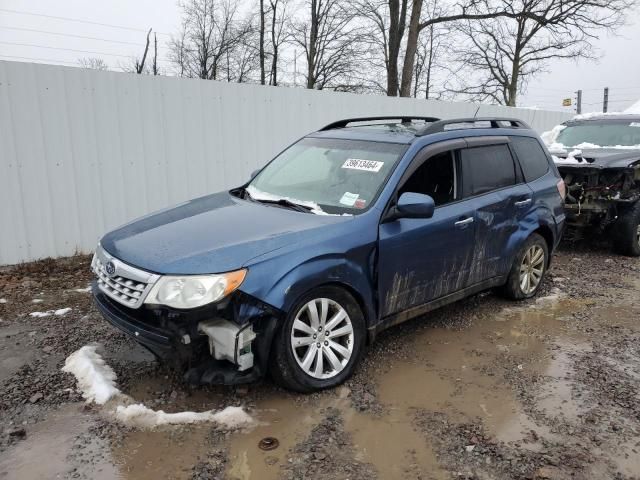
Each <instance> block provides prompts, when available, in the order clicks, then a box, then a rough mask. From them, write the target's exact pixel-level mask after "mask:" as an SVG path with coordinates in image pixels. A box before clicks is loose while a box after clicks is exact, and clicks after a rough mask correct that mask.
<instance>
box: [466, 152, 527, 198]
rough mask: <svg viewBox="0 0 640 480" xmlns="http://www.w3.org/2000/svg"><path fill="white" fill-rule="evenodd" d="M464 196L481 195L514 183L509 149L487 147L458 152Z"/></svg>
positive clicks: (514, 172) (512, 164)
mask: <svg viewBox="0 0 640 480" xmlns="http://www.w3.org/2000/svg"><path fill="white" fill-rule="evenodd" d="M460 160H461V164H462V175H463V188H464V192H465V196H466V197H469V196H473V195H481V194H483V193H487V192H490V191H492V190H498V189H501V188H505V187H508V186H511V185H514V184H515V183H516V171H515V164H514V162H513V157H512V156H511V151H510V150H509V147H508V146H507V145H506V144H504V145H489V146H486V147H485V146H483V147H474V148H465V149H463V150H461V151H460Z"/></svg>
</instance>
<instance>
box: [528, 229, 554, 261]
mask: <svg viewBox="0 0 640 480" xmlns="http://www.w3.org/2000/svg"><path fill="white" fill-rule="evenodd" d="M531 233H532V234H534V233H537V234H538V235H540V236H541V237H542V238H544V240H545V242H546V243H547V249H548V252H549V258H548V259H547V266H549V263H550V262H551V254H552V252H553V247H554V245H555V236H554V234H553V230H551V228H550V227H549V226H548V225H544V224H543V225H540V226H539V227H538V228H536V229H535V230H534V231H533V232H531Z"/></svg>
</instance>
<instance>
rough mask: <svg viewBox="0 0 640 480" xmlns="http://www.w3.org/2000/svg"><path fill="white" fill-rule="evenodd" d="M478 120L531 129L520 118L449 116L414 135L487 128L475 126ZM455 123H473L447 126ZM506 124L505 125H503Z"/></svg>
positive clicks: (493, 126)
mask: <svg viewBox="0 0 640 480" xmlns="http://www.w3.org/2000/svg"><path fill="white" fill-rule="evenodd" d="M478 122H489V125H490V126H489V127H488V128H526V129H531V127H530V126H529V125H527V124H526V123H525V122H523V121H522V120H519V119H517V118H502V117H476V118H451V119H449V120H440V121H439V122H434V123H432V124H431V125H428V126H426V127H425V128H423V129H422V130H420V131H419V132H418V133H417V134H416V135H417V136H419V137H422V136H424V135H430V134H432V133H439V132H444V131H447V130H460V129H463V128H487V127H485V126H476V125H475V124H476V123H478ZM457 124H474V125H473V126H472V127H469V126H468V125H467V126H464V125H463V126H461V127H459V128H447V127H448V126H449V125H457ZM504 124H507V125H504Z"/></svg>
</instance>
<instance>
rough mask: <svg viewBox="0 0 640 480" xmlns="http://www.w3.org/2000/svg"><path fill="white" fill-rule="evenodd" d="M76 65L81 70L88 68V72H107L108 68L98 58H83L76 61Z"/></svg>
mask: <svg viewBox="0 0 640 480" xmlns="http://www.w3.org/2000/svg"><path fill="white" fill-rule="evenodd" d="M78 64H79V65H80V66H81V67H82V68H88V69H90V70H102V71H106V70H109V66H108V65H107V64H106V62H105V61H104V60H103V59H102V58H98V57H83V58H79V59H78Z"/></svg>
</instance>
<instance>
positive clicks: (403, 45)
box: [357, 0, 509, 97]
mask: <svg viewBox="0 0 640 480" xmlns="http://www.w3.org/2000/svg"><path fill="white" fill-rule="evenodd" d="M440 3H441V2H431V4H432V6H434V7H433V8H430V9H428V10H429V11H428V12H425V11H423V10H424V8H423V6H424V0H412V1H411V3H409V0H358V1H357V5H358V7H357V8H358V12H359V15H360V16H361V17H362V18H364V19H365V20H368V21H369V23H370V25H372V26H373V27H374V28H375V29H376V31H377V35H379V37H380V38H382V39H383V40H382V47H383V48H384V50H383V52H384V61H385V66H386V77H387V82H386V92H387V95H390V96H397V95H400V96H403V97H409V96H411V90H412V85H413V75H414V72H415V61H416V52H417V50H418V44H419V39H420V34H421V32H423V31H424V30H427V29H429V28H430V27H431V26H432V25H433V26H435V25H441V24H446V23H451V22H457V21H460V20H464V19H468V20H477V19H484V18H495V17H499V16H505V15H508V14H509V13H508V12H506V11H505V10H504V9H503V8H501V5H500V4H498V5H496V1H494V0H459V1H457V2H456V3H455V4H454V5H450V4H443V5H440ZM436 7H437V8H436ZM400 61H402V69H400Z"/></svg>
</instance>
